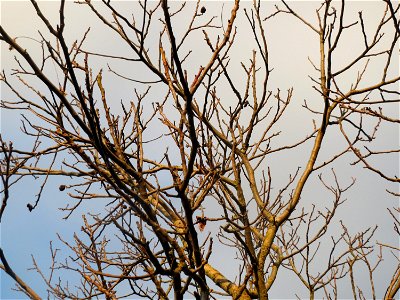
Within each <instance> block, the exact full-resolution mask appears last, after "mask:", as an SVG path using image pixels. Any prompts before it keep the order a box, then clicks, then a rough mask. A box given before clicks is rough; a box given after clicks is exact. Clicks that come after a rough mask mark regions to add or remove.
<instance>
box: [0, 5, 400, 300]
mask: <svg viewBox="0 0 400 300" xmlns="http://www.w3.org/2000/svg"><path fill="white" fill-rule="evenodd" d="M123 2H125V3H123V4H122V3H121V5H123V6H125V5H126V7H127V8H128V7H130V5H131V3H132V2H131V1H123ZM0 3H1V24H2V26H4V28H5V29H6V30H8V32H9V34H10V35H12V36H25V37H35V38H37V39H39V38H40V37H39V36H38V34H37V30H38V29H40V30H41V31H42V32H46V31H45V29H44V26H43V25H42V24H41V23H40V21H39V19H38V17H37V16H36V14H35V12H34V10H33V8H32V7H31V5H30V3H29V2H28V1H1V2H0ZM193 3H194V2H193ZM318 3H319V2H315V1H312V2H311V1H298V2H296V3H293V2H291V4H292V5H293V8H295V9H297V11H299V12H301V14H302V15H303V16H305V18H306V19H309V20H313V23H314V24H315V23H316V16H315V8H316V7H317V6H318ZM68 4H69V5H68V6H67V13H66V20H67V23H66V30H67V32H68V35H67V42H70V43H71V42H72V41H73V40H74V39H80V38H81V37H82V35H83V33H84V31H85V30H86V28H87V27H88V26H93V28H92V31H91V33H90V35H89V39H88V43H87V46H86V47H85V49H95V50H96V51H97V52H100V53H112V52H113V51H114V52H115V51H118V53H124V51H127V49H126V47H124V46H122V45H121V44H120V43H115V42H114V41H115V39H114V38H113V36H114V35H113V34H112V33H111V32H110V31H109V30H104V28H105V27H104V26H103V24H102V23H101V22H99V21H98V20H97V18H96V17H95V16H93V14H92V13H90V12H89V10H88V8H87V7H84V6H78V5H73V4H72V3H71V2H69V3H68ZM231 4H232V3H231V2H229V1H224V2H222V1H221V2H217V1H205V4H204V5H205V6H206V7H207V14H216V15H218V14H219V11H220V9H221V8H220V7H221V6H222V5H224V13H225V14H226V15H228V14H229V13H230V8H231ZM250 4H251V2H249V1H247V2H246V3H243V4H242V6H243V7H244V6H246V5H250ZM40 5H41V7H43V9H44V12H45V13H46V15H47V16H49V17H50V19H51V20H52V21H53V24H55V22H56V20H57V19H58V15H57V12H58V4H57V3H56V2H53V1H51V2H42V1H41V2H40ZM263 5H265V9H267V10H272V9H273V5H274V2H270V1H268V2H267V1H265V2H263ZM189 7H191V6H189ZM382 7H383V3H381V2H380V1H352V2H349V3H348V5H347V9H348V11H347V15H346V17H347V18H348V20H350V19H351V20H356V19H357V12H358V11H359V10H363V16H364V18H365V21H366V22H365V24H366V26H367V31H371V30H373V28H374V25H376V24H377V21H378V20H379V19H380V17H381V11H382ZM188 11H190V9H188ZM377 11H379V14H377V13H376V12H377ZM173 22H174V23H173V24H174V25H176V27H175V28H176V29H177V34H179V29H182V28H184V26H182V24H184V22H185V20H184V19H180V20H179V21H178V20H176V19H174V20H173ZM95 24H97V25H95ZM236 26H237V27H238V36H237V37H236V45H235V46H234V47H233V49H232V52H231V55H230V56H231V58H232V63H231V68H232V69H231V71H232V72H233V73H232V74H235V76H234V79H235V80H236V81H237V83H239V82H241V81H243V79H242V78H243V75H244V73H243V71H242V69H241V67H240V61H244V62H246V63H248V59H249V58H250V57H251V51H252V49H254V48H255V44H254V41H253V38H252V35H251V34H250V28H249V25H248V23H247V21H246V19H245V17H244V14H243V11H242V10H241V13H240V15H239V19H238V20H237V23H236ZM266 30H267V37H268V41H269V50H270V61H271V65H272V67H273V68H274V71H273V72H272V74H271V76H272V78H271V82H270V85H269V88H270V89H271V90H274V91H275V90H276V88H278V87H279V88H280V89H281V91H282V92H284V91H286V90H287V89H289V88H291V87H293V88H294V97H293V99H292V102H294V103H292V104H291V106H289V109H288V112H287V116H286V118H285V121H284V122H280V123H279V128H276V130H277V131H278V130H279V131H282V135H281V137H279V139H278V143H281V144H284V143H287V142H290V143H292V142H295V141H296V140H298V139H299V138H301V137H304V135H305V134H306V133H309V132H310V131H311V129H312V118H314V116H312V115H311V114H310V113H309V112H307V111H305V110H304V109H302V108H301V105H302V104H303V100H304V99H306V100H307V102H308V103H309V104H310V106H312V107H319V105H320V101H321V99H320V98H319V97H318V94H317V93H316V92H315V91H314V90H313V89H312V87H311V86H312V83H311V80H310V79H309V78H308V75H313V76H316V74H315V71H314V69H313V67H312V66H311V65H310V63H309V62H308V57H310V59H311V60H313V61H315V62H316V61H317V59H318V51H319V49H318V37H317V36H316V35H315V33H313V32H311V30H309V29H308V28H306V27H305V25H304V24H302V23H300V22H299V21H298V20H296V19H295V18H293V17H290V16H287V15H285V16H283V15H282V16H278V17H277V18H275V19H273V20H271V21H270V22H267V25H266ZM46 35H47V32H46ZM197 37H198V39H196V38H194V39H192V40H190V43H189V44H188V45H187V46H188V47H192V48H193V49H194V50H195V51H199V52H197V53H196V54H195V55H194V56H192V57H191V58H190V60H189V64H190V65H193V69H192V70H189V75H190V76H191V77H193V76H194V75H193V74H195V73H197V70H198V68H199V66H200V65H202V64H203V65H204V64H205V62H206V61H207V59H208V54H209V52H208V50H207V47H206V46H205V45H204V40H203V38H202V36H201V35H200V36H199V35H197ZM157 38H158V36H157V35H156V36H155V39H154V41H155V44H154V47H155V51H157V49H158V44H157ZM360 41H361V40H360V35H359V30H358V27H357V29H355V31H351V33H349V34H348V35H347V36H346V38H345V40H344V41H343V44H342V45H340V48H341V49H342V50H341V51H338V56H337V57H335V59H336V61H337V63H338V64H340V63H343V64H345V63H346V62H348V61H349V60H350V59H351V58H352V57H353V55H354V53H357V52H358V50H359V49H361V48H360V47H362V45H363V44H362V41H361V42H360ZM18 42H21V44H23V45H25V46H26V47H27V48H28V49H31V51H34V52H35V53H38V52H37V51H38V50H39V49H40V47H39V46H38V44H37V42H34V41H32V40H30V39H27V38H21V39H19V40H18ZM148 46H149V44H148ZM201 49H204V51H202V50H201ZM1 51H2V52H1V69H5V70H6V72H9V70H10V68H12V65H14V62H13V61H12V56H13V54H14V53H13V52H10V51H8V49H7V47H6V46H4V45H2V48H1ZM105 62H106V61H100V60H99V65H98V69H100V68H104V70H106V69H107V67H106V65H105ZM110 64H111V65H112V66H113V67H115V68H118V69H119V70H120V71H121V73H124V74H127V75H130V74H131V73H132V72H142V69H141V68H140V67H137V68H135V69H134V71H132V70H133V69H132V68H127V67H124V66H123V64H120V63H119V64H118V62H115V61H112V62H110ZM96 67H97V65H96ZM397 68H398V60H397V62H396V63H393V64H392V70H391V73H392V74H395V73H396V72H398V69H397ZM143 70H144V69H143ZM357 71H359V70H356V69H355V70H351V71H350V72H349V77H345V78H343V79H342V82H341V84H342V85H343V86H345V85H346V82H348V81H349V80H354V78H355V76H356V74H357ZM49 72H51V70H50V69H49ZM132 74H133V75H132V76H134V74H135V73H132ZM136 74H137V73H136ZM367 74H368V75H367V77H366V81H365V84H368V81H370V80H371V81H373V80H376V78H380V76H381V71H380V65H379V63H378V64H374V63H372V64H371V65H370V67H369V69H368V73H367ZM143 76H146V74H144V75H143ZM103 77H104V80H105V83H104V85H105V87H106V89H107V93H108V95H113V97H114V96H115V104H116V105H115V107H112V109H115V111H117V110H118V103H119V101H120V99H125V100H129V99H131V98H132V95H133V88H135V87H136V88H138V89H139V90H144V88H145V87H144V86H142V85H134V84H132V83H131V82H127V81H123V80H120V79H118V80H116V78H115V77H113V75H112V74H111V73H108V72H105V74H103ZM316 77H317V76H316ZM243 84H244V81H243ZM1 88H2V90H1V99H7V98H11V97H13V95H11V94H10V92H9V91H8V90H7V89H5V88H4V85H2V86H1ZM220 94H221V95H224V94H223V92H222V89H221V90H220ZM160 96H162V93H161V92H157V89H154V90H153V91H152V93H151V94H150V97H149V98H150V99H149V101H154V102H155V101H159V100H158V98H159V97H160ZM224 96H225V97H224V98H223V101H230V99H231V98H230V95H229V94H228V93H226V94H225V95H224ZM198 100H199V101H200V99H198ZM227 103H228V102H227ZM398 109H399V107H398V105H396V106H394V105H393V106H392V108H391V110H389V111H388V113H389V114H392V115H397V116H398V113H399V110H398ZM18 114H19V113H18V112H12V111H2V112H1V132H2V134H3V135H4V137H3V138H4V139H5V140H13V141H14V143H15V144H17V145H25V146H27V147H28V148H29V141H28V140H27V139H25V138H23V137H22V136H21V134H20V133H19V130H20V129H19V128H20V126H21V122H20V117H19V116H18ZM157 130H158V129H157V128H155V129H154V132H157ZM326 140H327V142H326V143H325V144H324V146H323V149H322V153H321V156H320V159H319V161H320V162H322V161H323V160H324V158H327V157H329V155H330V154H332V153H334V152H336V151H338V150H341V149H343V148H344V146H345V141H344V139H343V138H342V137H340V134H339V132H338V129H337V128H336V129H334V128H332V129H330V130H329V132H328V136H327V139H326ZM164 146H165V145H164ZM160 147H162V145H160ZM398 147H399V128H398V126H386V125H384V127H383V128H382V130H381V132H380V134H379V135H378V138H377V140H376V142H375V144H374V146H373V148H374V149H376V150H378V149H386V148H388V149H396V148H398ZM157 150H158V152H154V155H160V154H161V155H162V154H163V153H164V152H163V151H161V150H160V149H157ZM307 150H309V145H305V146H304V147H302V148H301V149H300V151H299V150H295V151H287V152H285V154H284V155H283V156H282V154H278V155H276V157H274V156H273V155H272V156H271V157H270V159H269V160H268V161H267V162H266V163H267V164H268V166H270V168H271V171H272V176H273V180H274V181H275V184H276V190H278V189H279V188H280V187H282V186H283V185H284V183H286V181H287V179H288V177H289V174H293V173H294V171H295V170H296V168H297V167H298V166H303V165H304V160H305V159H306V158H307V157H308V152H307ZM148 151H149V152H148V153H150V154H148V155H151V153H152V152H150V151H155V150H151V149H149V150H148ZM285 155H286V156H285ZM352 161H354V156H351V155H347V156H346V157H345V158H344V159H343V160H341V161H340V163H334V164H333V165H332V166H329V167H328V168H326V169H323V171H321V172H322V174H323V176H324V178H327V179H328V178H330V180H331V179H332V173H331V171H330V169H331V167H334V168H335V171H336V174H337V175H338V178H339V180H340V182H341V183H343V185H346V184H348V183H350V181H351V178H352V177H356V178H357V182H356V184H355V186H353V188H352V189H351V190H350V191H349V192H347V193H346V194H345V198H347V199H348V201H347V202H346V203H345V204H343V205H342V206H341V208H340V211H339V214H338V215H337V216H336V222H335V223H334V225H333V227H332V228H331V229H330V231H329V232H328V235H327V238H326V239H325V240H326V241H327V242H326V244H324V245H323V251H322V253H326V251H329V249H330V244H329V235H330V234H331V235H334V236H335V235H336V236H338V235H339V234H340V233H341V232H340V227H339V220H340V219H342V220H343V222H344V223H345V224H346V225H347V227H348V228H349V229H350V231H351V232H352V233H355V232H357V231H359V230H362V229H365V228H367V227H369V226H373V225H375V224H377V225H379V228H378V231H377V233H376V236H375V238H374V240H376V241H380V242H382V243H388V244H397V243H398V240H397V236H395V235H394V232H393V230H392V228H393V222H392V220H391V218H390V216H389V214H388V212H387V208H388V207H389V208H391V207H393V206H397V205H398V199H396V198H395V197H393V196H391V195H389V194H388V193H387V192H386V191H385V190H386V189H389V190H392V191H398V186H396V185H394V184H391V183H389V182H387V181H384V180H383V179H381V178H380V177H379V176H378V175H376V174H373V173H371V172H368V171H365V170H362V168H361V167H360V166H355V167H350V166H349V165H348V164H349V162H352ZM377 163H378V164H379V166H380V167H381V168H382V169H383V170H385V171H386V172H387V173H388V174H390V175H394V174H398V171H399V158H398V155H392V156H388V157H385V158H384V159H382V160H379V161H377ZM319 173H320V172H316V173H315V174H314V176H313V178H312V179H311V180H310V182H309V183H308V184H307V185H306V188H305V191H304V195H303V197H302V199H303V200H302V201H303V202H302V205H303V206H304V207H306V208H310V207H311V204H316V205H317V207H319V208H321V209H323V208H324V207H329V206H330V204H331V203H332V200H333V199H332V197H331V195H329V193H327V192H326V190H324V189H323V188H321V185H320V183H319V182H318V180H317V175H318V174H319ZM63 180H64V179H61V178H55V179H51V182H50V184H49V185H48V186H47V188H46V189H45V191H44V195H43V197H42V200H41V202H40V203H39V206H38V208H37V209H36V210H35V211H34V212H32V213H29V212H28V210H27V209H26V204H27V203H28V202H30V203H33V202H34V201H35V200H34V198H35V195H36V194H37V193H38V187H39V184H40V183H41V182H42V180H37V181H35V180H25V181H24V182H23V183H22V184H21V183H20V184H19V185H17V186H16V187H14V188H13V189H11V197H10V200H9V203H8V206H7V209H6V212H5V215H4V216H3V220H2V224H1V245H2V248H3V250H4V252H5V254H6V257H7V258H8V260H9V263H10V265H11V266H12V267H13V268H14V270H15V271H16V273H17V274H19V275H20V276H21V277H22V278H23V279H24V280H25V281H26V282H28V283H29V284H31V285H32V287H33V288H35V289H37V291H38V292H40V293H43V296H45V294H44V291H45V286H44V284H43V282H42V280H41V278H40V277H39V276H38V274H37V273H35V272H33V271H27V269H28V268H30V267H32V260H31V255H33V256H34V257H35V259H36V260H37V263H38V264H39V266H40V267H41V268H42V269H43V270H46V271H47V268H48V267H49V263H50V252H49V241H50V240H53V241H54V242H53V243H54V244H53V245H54V247H55V248H63V247H62V245H61V243H60V242H59V241H58V239H57V236H56V233H59V234H60V235H61V236H62V237H64V238H65V239H66V240H67V241H71V240H72V235H73V232H75V231H76V232H79V231H80V226H81V218H80V216H81V214H82V213H84V212H85V210H90V211H91V212H93V211H96V210H101V207H102V205H101V203H100V204H99V203H90V204H85V205H83V206H82V207H81V209H80V210H79V211H77V212H76V213H75V214H74V217H73V218H70V219H69V220H67V221H65V220H62V217H63V216H65V213H63V212H61V211H60V210H58V208H59V207H63V206H65V203H67V201H68V197H67V195H66V194H63V193H60V192H59V191H58V185H59V184H61V183H63ZM328 182H329V181H328ZM330 182H331V181H330ZM207 209H209V211H208V214H209V215H212V214H215V215H213V216H215V217H217V216H218V212H217V211H212V203H210V204H209V205H207ZM211 230H213V229H212V228H211ZM206 231H207V230H206ZM203 235H204V237H205V236H206V233H204V234H203ZM384 254H385V261H384V262H383V263H382V264H381V266H380V268H379V271H378V272H377V275H376V278H375V279H376V289H377V294H378V298H379V297H382V296H383V294H384V290H383V289H384V288H385V287H386V286H385V284H386V282H388V279H389V276H391V274H392V272H393V271H392V270H393V264H394V261H395V260H394V259H393V256H392V254H390V253H389V251H387V250H385V251H384ZM67 255H68V253H67V252H66V253H61V255H60V258H61V257H63V256H67ZM321 258H323V255H322V257H321ZM211 262H215V263H216V264H217V267H218V266H220V267H222V271H223V273H226V274H235V273H236V271H237V266H236V265H235V261H234V254H233V253H232V251H230V250H229V249H226V248H225V247H222V246H217V243H215V247H214V253H213V256H212V258H211ZM358 272H359V273H358V274H357V275H359V276H360V277H359V278H360V281H361V282H362V281H363V280H366V279H367V278H365V274H366V272H365V269H361V270H359V271H358ZM0 274H1V286H0V290H1V294H0V298H1V299H15V298H23V295H22V294H19V293H15V292H14V291H12V290H11V287H12V286H13V282H12V280H11V279H9V277H8V276H7V275H5V274H4V273H3V272H1V273H0ZM292 276H293V275H289V274H286V273H284V271H282V273H281V274H280V278H279V279H278V281H277V284H276V285H275V286H274V287H273V288H272V291H271V298H274V299H291V298H293V297H294V293H293V290H290V289H288V288H287V287H288V282H290V285H289V286H290V287H293V289H294V290H299V293H298V295H299V296H300V297H302V295H303V297H307V296H304V295H306V294H303V293H302V292H301V291H302V290H301V289H299V288H300V283H299V280H298V279H296V278H294V277H292ZM228 277H230V276H229V275H228ZM230 278H231V279H233V278H232V277H230ZM361 282H359V283H360V284H361ZM349 292H350V291H349V290H346V291H345V292H344V294H342V295H339V298H340V299H345V298H348V297H350V295H351V294H349Z"/></svg>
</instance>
